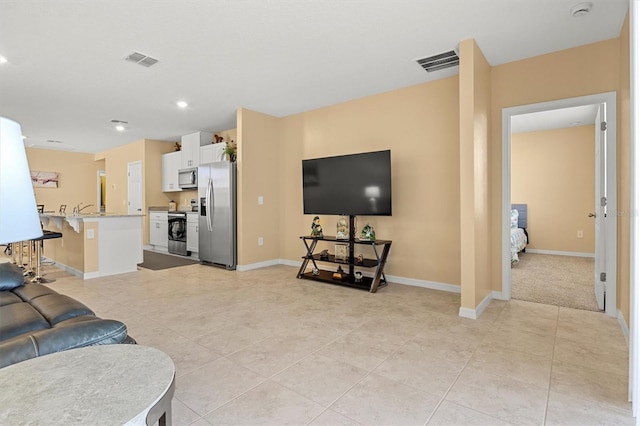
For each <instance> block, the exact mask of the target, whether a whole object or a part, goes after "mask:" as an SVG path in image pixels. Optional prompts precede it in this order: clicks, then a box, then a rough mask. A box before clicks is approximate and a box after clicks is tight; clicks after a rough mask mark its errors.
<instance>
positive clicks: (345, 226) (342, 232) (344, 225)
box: [336, 216, 349, 240]
mask: <svg viewBox="0 0 640 426" xmlns="http://www.w3.org/2000/svg"><path fill="white" fill-rule="evenodd" d="M336 238H337V239H339V240H348V239H349V221H348V220H347V218H346V217H345V216H340V217H339V218H338V225H337V229H336Z"/></svg>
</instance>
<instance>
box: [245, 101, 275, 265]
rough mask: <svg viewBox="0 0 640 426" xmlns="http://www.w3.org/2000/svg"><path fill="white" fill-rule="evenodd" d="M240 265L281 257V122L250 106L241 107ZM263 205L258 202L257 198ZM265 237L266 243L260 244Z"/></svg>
mask: <svg viewBox="0 0 640 426" xmlns="http://www.w3.org/2000/svg"><path fill="white" fill-rule="evenodd" d="M237 122H238V132H237V137H238V139H237V142H238V153H237V167H238V170H237V172H238V185H237V191H238V192H237V198H238V203H237V204H238V211H237V220H238V264H239V265H250V264H255V263H259V262H264V261H269V260H273V259H278V258H279V256H280V245H279V242H280V239H281V238H283V236H282V235H281V232H280V225H281V223H280V218H281V215H282V213H283V210H284V209H285V208H286V207H285V206H282V204H281V203H280V188H279V185H278V182H279V175H280V167H281V164H282V158H281V156H280V153H279V146H280V144H281V143H282V142H281V131H280V126H281V121H280V119H278V118H276V117H272V116H270V115H267V114H261V113H259V112H255V111H251V110H248V109H240V110H238V115H237ZM259 196H262V197H263V204H262V205H259V204H258V197H259ZM259 237H262V238H263V241H264V244H263V245H262V246H259V245H258V238H259Z"/></svg>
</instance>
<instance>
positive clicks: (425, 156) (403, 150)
mask: <svg viewBox="0 0 640 426" xmlns="http://www.w3.org/2000/svg"><path fill="white" fill-rule="evenodd" d="M281 122H282V124H281V132H280V136H279V138H278V143H279V150H278V156H279V157H280V160H279V163H278V164H279V172H280V175H279V182H280V185H279V186H280V206H279V208H278V215H279V219H280V221H279V223H280V230H279V240H280V244H281V250H280V253H281V258H285V259H289V260H293V261H298V262H299V261H300V259H301V257H302V256H303V255H304V254H305V249H304V246H303V244H302V243H301V241H300V238H299V237H300V236H301V235H308V234H309V232H310V231H311V228H310V225H311V221H312V216H310V215H307V216H305V215H304V214H302V163H301V161H302V159H307V158H315V157H322V156H332V155H341V154H352V153H357V152H366V151H376V150H384V149H391V163H392V164H391V167H392V182H393V188H392V191H393V206H392V207H393V216H391V217H384V216H370V217H364V216H363V217H358V223H357V227H358V229H357V232H360V231H361V229H362V226H364V225H365V224H366V223H367V222H368V223H370V224H371V225H372V226H373V227H374V228H375V230H376V236H377V237H378V238H381V239H389V240H393V245H392V247H391V251H390V255H389V259H388V264H387V267H386V269H385V273H387V274H389V275H397V276H401V277H406V278H414V279H419V280H427V281H434V282H438V283H449V284H459V283H460V202H459V185H460V174H459V162H458V157H459V145H458V134H459V128H458V78H457V76H456V77H451V78H446V79H441V80H438V81H434V82H430V83H425V84H420V85H417V86H412V87H407V88H404V89H400V90H395V91H392V92H388V93H383V94H380V95H375V96H370V97H367V98H363V99H358V100H353V101H349V102H345V103H342V104H338V105H334V106H330V107H327V108H322V109H318V110H314V111H309V112H306V113H301V114H296V115H293V116H289V117H285V118H282V119H281ZM241 143H243V144H244V143H245V139H244V134H242V135H241ZM246 147H247V145H245V146H243V147H242V148H241V149H242V150H243V151H242V152H243V155H244V148H246ZM269 158H272V157H269ZM243 170H244V171H245V175H246V172H247V168H246V167H244V165H243ZM247 217H248V216H245V219H246V218H247ZM255 218H256V220H258V218H259V214H258V213H257V212H256V214H255ZM321 219H322V223H323V226H324V228H325V229H327V230H328V232H327V234H329V235H335V226H336V221H337V217H336V216H322V218H321ZM245 226H246V223H245ZM266 226H269V224H266ZM331 249H333V247H331ZM363 254H365V256H368V253H367V252H364V251H363Z"/></svg>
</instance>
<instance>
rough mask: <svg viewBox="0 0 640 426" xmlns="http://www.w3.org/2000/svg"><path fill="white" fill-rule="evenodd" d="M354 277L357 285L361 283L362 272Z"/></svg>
mask: <svg viewBox="0 0 640 426" xmlns="http://www.w3.org/2000/svg"><path fill="white" fill-rule="evenodd" d="M354 275H355V278H356V282H357V283H359V282H362V272H360V271H358V272H356V273H355V274H354Z"/></svg>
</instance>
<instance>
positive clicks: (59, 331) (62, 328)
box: [0, 316, 127, 368]
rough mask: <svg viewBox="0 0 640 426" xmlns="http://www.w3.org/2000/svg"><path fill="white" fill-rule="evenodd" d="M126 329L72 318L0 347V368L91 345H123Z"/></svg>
mask: <svg viewBox="0 0 640 426" xmlns="http://www.w3.org/2000/svg"><path fill="white" fill-rule="evenodd" d="M126 339H127V327H126V326H125V325H124V324H123V323H121V322H120V321H116V320H106V319H101V318H97V317H94V316H86V317H76V318H73V319H71V320H68V321H63V322H62V323H59V324H58V325H56V326H55V327H53V328H50V329H46V330H39V331H36V332H34V333H30V334H28V335H22V336H18V337H15V338H13V339H10V340H7V341H5V342H3V343H0V368H1V367H4V366H7V365H10V364H15V363H16V362H20V361H24V360H27V359H30V358H34V357H37V356H42V355H47V354H50V353H54V352H60V351H64V350H68V349H74V348H81V347H85V346H94V345H110V344H115V343H123V342H124V341H125V340H126Z"/></svg>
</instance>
